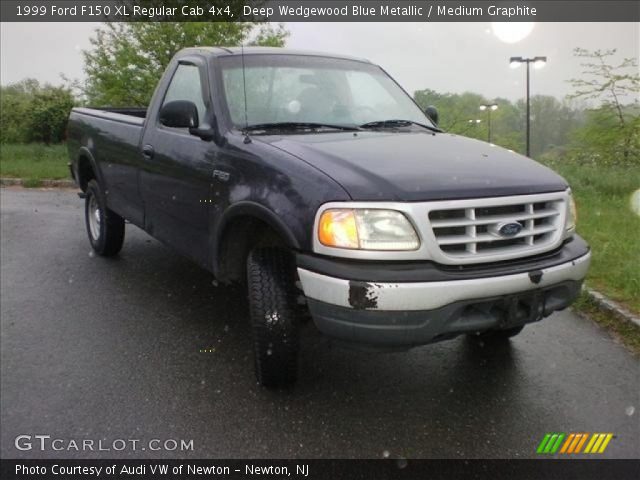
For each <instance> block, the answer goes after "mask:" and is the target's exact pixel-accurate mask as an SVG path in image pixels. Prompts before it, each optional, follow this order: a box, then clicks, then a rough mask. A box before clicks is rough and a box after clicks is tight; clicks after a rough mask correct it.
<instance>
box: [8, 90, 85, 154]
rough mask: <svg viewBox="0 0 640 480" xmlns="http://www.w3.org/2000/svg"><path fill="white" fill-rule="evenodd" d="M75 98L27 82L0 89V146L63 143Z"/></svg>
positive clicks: (67, 93) (64, 92)
mask: <svg viewBox="0 0 640 480" xmlns="http://www.w3.org/2000/svg"><path fill="white" fill-rule="evenodd" d="M73 105H74V98H73V95H72V94H71V91H70V90H69V89H67V88H63V87H53V86H51V85H49V84H45V85H40V83H39V82H38V81H37V80H34V79H26V80H22V81H21V82H18V83H14V84H12V85H7V86H6V87H2V88H1V93H0V143H27V142H45V143H47V144H49V143H58V142H61V141H63V140H64V132H65V129H66V126H67V119H68V118H69V112H70V111H71V109H72V108H73Z"/></svg>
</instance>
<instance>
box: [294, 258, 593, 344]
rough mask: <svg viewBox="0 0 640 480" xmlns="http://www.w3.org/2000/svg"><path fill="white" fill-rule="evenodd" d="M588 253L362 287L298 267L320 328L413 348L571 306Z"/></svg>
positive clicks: (354, 339)
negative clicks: (492, 272)
mask: <svg viewBox="0 0 640 480" xmlns="http://www.w3.org/2000/svg"><path fill="white" fill-rule="evenodd" d="M590 260H591V254H590V253H589V252H587V253H586V254H584V255H582V256H580V257H577V258H575V259H574V260H571V261H568V262H565V263H561V264H558V265H554V266H550V267H548V268H541V269H537V270H533V271H530V272H525V273H522V272H521V273H517V274H513V275H500V276H493V277H484V278H472V279H461V280H454V281H430V282H398V283H391V282H365V281H350V280H347V279H343V278H336V277H333V276H329V275H325V274H320V273H316V272H313V271H310V270H307V269H305V268H298V275H299V277H300V281H301V283H302V287H303V290H304V293H305V296H306V297H307V303H308V305H309V310H310V312H311V315H312V317H313V319H314V322H315V324H316V326H317V327H318V329H319V330H320V331H322V332H323V333H325V334H327V335H329V336H332V337H335V338H338V339H341V340H345V341H348V342H354V343H359V344H367V345H372V346H381V347H394V348H395V347H411V346H415V345H422V344H426V343H431V342H435V341H438V340H444V339H447V338H452V337H455V336H456V335H459V334H461V333H472V332H481V331H485V330H490V329H502V328H511V327H514V326H519V325H523V324H526V323H530V322H534V321H537V320H540V319H541V318H543V317H546V316H548V315H550V314H551V313H553V312H554V311H557V310H562V309H564V308H566V307H568V306H569V305H570V304H571V303H572V302H573V301H574V300H575V299H576V298H577V296H578V295H579V293H580V289H581V285H582V281H583V279H584V277H585V275H586V273H587V270H588V268H589V263H590Z"/></svg>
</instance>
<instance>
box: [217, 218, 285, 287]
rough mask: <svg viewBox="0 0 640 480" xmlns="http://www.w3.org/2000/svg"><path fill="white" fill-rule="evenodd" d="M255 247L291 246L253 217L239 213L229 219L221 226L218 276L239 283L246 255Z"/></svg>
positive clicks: (270, 228) (241, 281) (243, 276)
mask: <svg viewBox="0 0 640 480" xmlns="http://www.w3.org/2000/svg"><path fill="white" fill-rule="evenodd" d="M256 247H281V248H286V249H290V248H291V246H290V245H289V244H288V242H287V241H286V240H285V239H284V238H283V236H282V235H280V234H279V233H278V232H277V231H276V230H275V229H274V228H273V227H271V226H270V225H269V224H267V223H266V222H264V221H262V220H260V219H258V218H256V217H251V216H241V217H236V218H234V219H233V220H231V221H230V222H229V223H228V224H227V225H226V226H225V227H224V231H223V233H222V235H221V237H220V243H219V247H218V249H217V259H216V260H217V266H218V268H217V270H216V276H217V277H218V279H219V280H221V281H224V282H240V283H243V282H244V281H245V277H246V263H247V256H248V255H249V252H250V251H251V250H253V249H254V248H256Z"/></svg>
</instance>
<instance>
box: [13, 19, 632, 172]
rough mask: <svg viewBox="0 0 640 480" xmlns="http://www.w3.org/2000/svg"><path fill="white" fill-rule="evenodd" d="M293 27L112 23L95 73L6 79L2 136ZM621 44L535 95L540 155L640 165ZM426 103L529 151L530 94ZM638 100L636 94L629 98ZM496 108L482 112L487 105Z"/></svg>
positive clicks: (100, 42) (47, 128)
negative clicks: (188, 53)
mask: <svg viewBox="0 0 640 480" xmlns="http://www.w3.org/2000/svg"><path fill="white" fill-rule="evenodd" d="M287 35H288V33H287V31H286V30H285V29H284V28H283V27H282V26H281V25H271V24H264V23H255V22H254V23H251V22H245V23H162V22H158V23H146V22H144V23H143V22H132V23H108V24H105V25H104V26H102V27H100V28H99V29H98V30H97V31H96V33H95V34H94V36H93V37H92V38H91V45H92V47H91V48H90V49H89V50H88V51H85V52H83V55H84V63H85V74H86V80H85V81H84V82H82V83H81V82H78V81H71V80H69V79H65V81H66V85H65V86H62V87H55V86H52V85H48V84H44V85H41V84H40V83H39V82H37V81H36V80H33V79H27V80H23V81H21V82H18V83H15V84H12V85H8V86H2V87H1V91H0V143H30V142H43V143H47V144H49V143H59V142H62V141H64V132H65V127H66V122H67V117H68V115H69V111H70V110H71V108H72V107H73V106H74V105H96V106H113V107H118V106H146V105H147V104H148V102H149V100H150V98H151V95H152V94H153V91H154V89H155V86H156V83H157V81H158V79H159V78H160V77H161V75H162V72H163V71H164V69H165V68H166V66H167V65H168V63H169V61H170V60H171V58H172V57H173V55H174V54H175V53H176V52H177V51H179V50H180V49H181V48H184V47H186V46H192V45H227V46H233V45H240V44H252V45H266V46H284V44H285V41H286V38H287ZM615 53H616V52H615V50H596V51H587V50H584V49H579V48H578V49H576V50H575V51H574V54H575V56H576V57H577V58H579V59H580V60H581V62H582V63H581V65H582V67H583V72H582V75H581V76H580V78H577V79H570V80H568V81H569V82H570V84H571V85H572V87H573V90H574V93H573V94H572V95H570V96H568V97H567V98H565V99H561V100H559V99H557V98H555V97H552V96H548V95H536V96H533V97H532V98H531V154H532V156H533V157H534V158H538V159H541V158H549V157H550V158H552V159H553V158H560V157H562V158H565V157H571V158H572V159H576V160H579V161H584V162H596V163H624V164H640V103H639V101H638V94H639V93H640V79H639V75H638V64H637V61H636V60H635V59H623V60H622V61H621V62H618V63H615V62H614V58H615V57H616V55H615ZM414 98H415V100H416V102H417V103H418V104H419V105H420V106H421V107H423V108H425V107H427V106H428V105H434V106H436V107H437V108H438V110H439V112H440V127H441V128H443V129H444V130H445V131H448V132H451V133H455V134H460V135H465V136H468V137H472V138H477V139H480V140H487V139H488V137H489V121H488V120H489V115H491V142H492V143H494V144H496V145H500V146H503V147H505V148H509V149H511V150H514V151H517V152H522V151H523V150H524V144H525V122H526V119H525V111H526V105H525V103H524V100H518V101H510V100H508V99H506V98H492V99H489V98H486V97H484V96H482V95H480V94H478V93H474V92H465V93H440V92H435V91H433V90H430V89H424V90H419V91H416V92H415V93H414ZM629 99H631V100H629ZM483 104H484V105H486V104H496V105H497V109H496V110H491V111H490V113H489V111H488V110H485V111H480V110H479V107H480V105H483Z"/></svg>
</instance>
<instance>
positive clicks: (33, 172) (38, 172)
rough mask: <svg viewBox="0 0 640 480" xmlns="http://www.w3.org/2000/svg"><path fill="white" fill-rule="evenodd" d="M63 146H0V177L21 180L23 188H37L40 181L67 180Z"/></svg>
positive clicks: (65, 155)
mask: <svg viewBox="0 0 640 480" xmlns="http://www.w3.org/2000/svg"><path fill="white" fill-rule="evenodd" d="M67 162H68V158H67V148H66V146H65V145H49V146H47V145H43V144H28V145H0V176H1V177H4V178H6V177H13V178H22V179H24V180H25V185H24V186H25V187H37V186H39V185H40V182H41V181H42V180H47V179H49V180H59V179H68V178H69V169H68V168H67Z"/></svg>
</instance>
